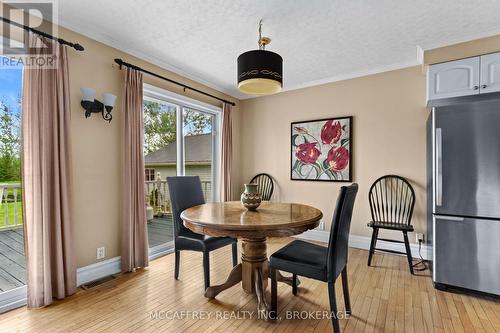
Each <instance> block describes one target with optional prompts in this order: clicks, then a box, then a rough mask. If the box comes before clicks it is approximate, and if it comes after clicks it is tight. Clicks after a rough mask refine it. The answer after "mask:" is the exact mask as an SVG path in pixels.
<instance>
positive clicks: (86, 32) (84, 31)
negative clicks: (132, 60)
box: [57, 19, 242, 100]
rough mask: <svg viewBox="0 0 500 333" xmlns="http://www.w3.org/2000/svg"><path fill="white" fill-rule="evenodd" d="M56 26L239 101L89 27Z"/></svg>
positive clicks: (226, 91) (64, 23) (61, 23)
mask: <svg viewBox="0 0 500 333" xmlns="http://www.w3.org/2000/svg"><path fill="white" fill-rule="evenodd" d="M57 24H58V25H59V26H61V27H63V28H65V29H68V30H71V31H73V32H76V33H79V34H80V35H83V36H85V37H88V38H90V39H93V40H95V41H97V42H99V43H102V44H104V45H106V46H110V47H112V48H115V49H117V50H119V51H122V52H125V53H126V54H128V55H131V56H134V57H136V58H139V59H141V60H144V61H147V62H149V63H150V64H153V65H156V66H158V67H160V68H162V69H165V70H168V71H170V72H172V73H175V74H177V75H180V76H182V77H184V78H186V79H189V80H193V81H195V82H197V83H200V84H203V85H205V86H207V87H208V88H212V89H215V90H217V91H218V92H220V93H223V94H226V95H228V96H230V97H232V98H235V99H236V100H239V99H241V97H242V96H241V95H240V94H239V93H235V92H234V91H232V90H230V89H227V88H225V87H223V86H220V85H217V84H215V83H213V82H210V81H207V80H205V79H203V78H201V77H199V76H197V75H193V74H190V73H188V72H186V71H184V70H182V69H180V68H179V67H176V66H174V65H172V64H169V63H167V62H165V61H163V60H160V59H158V58H156V57H152V56H150V55H147V54H145V53H143V52H141V51H138V50H135V49H133V48H132V47H130V46H126V45H125V44H122V43H120V42H118V41H116V40H115V39H113V38H111V37H109V36H107V35H105V34H103V33H101V32H99V31H97V30H95V29H93V28H91V27H89V26H85V27H83V26H81V25H79V24H75V23H70V22H68V21H66V20H62V19H60V20H59V21H58V22H57ZM111 60H113V59H111Z"/></svg>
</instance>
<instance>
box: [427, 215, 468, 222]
mask: <svg viewBox="0 0 500 333" xmlns="http://www.w3.org/2000/svg"><path fill="white" fill-rule="evenodd" d="M434 217H435V218H436V219H440V220H448V221H464V220H465V218H464V217H460V216H447V215H434Z"/></svg>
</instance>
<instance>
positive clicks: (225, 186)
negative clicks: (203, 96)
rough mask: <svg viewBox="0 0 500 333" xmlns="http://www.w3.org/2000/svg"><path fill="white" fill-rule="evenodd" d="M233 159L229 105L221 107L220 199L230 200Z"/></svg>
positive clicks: (225, 104)
mask: <svg viewBox="0 0 500 333" xmlns="http://www.w3.org/2000/svg"><path fill="white" fill-rule="evenodd" d="M232 160H233V131H232V119H231V105H229V104H227V103H224V105H223V107H222V149H221V164H220V165H221V173H220V174H221V186H220V188H221V196H220V198H221V201H231V199H232V193H231V169H232Z"/></svg>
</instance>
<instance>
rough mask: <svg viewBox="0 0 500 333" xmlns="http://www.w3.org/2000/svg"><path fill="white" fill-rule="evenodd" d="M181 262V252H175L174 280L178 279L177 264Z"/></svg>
mask: <svg viewBox="0 0 500 333" xmlns="http://www.w3.org/2000/svg"><path fill="white" fill-rule="evenodd" d="M180 261H181V251H179V250H175V273H174V278H175V279H176V280H177V279H179V264H180Z"/></svg>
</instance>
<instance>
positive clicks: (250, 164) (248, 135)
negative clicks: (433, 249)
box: [238, 66, 429, 241]
mask: <svg viewBox="0 0 500 333" xmlns="http://www.w3.org/2000/svg"><path fill="white" fill-rule="evenodd" d="M240 109H241V114H240V117H241V121H240V126H241V142H240V145H239V147H240V150H241V152H240V154H241V174H240V178H239V180H238V183H239V184H242V183H243V182H245V181H246V180H248V179H250V178H251V176H252V175H254V174H256V173H258V172H267V173H270V174H271V175H273V176H274V177H275V178H276V181H277V185H278V187H279V193H278V195H277V200H280V201H285V202H301V203H306V204H311V205H313V206H316V207H317V208H319V209H321V210H322V211H323V213H324V216H325V217H324V221H325V222H326V224H327V226H328V227H329V225H330V222H331V219H332V215H333V208H334V204H335V201H336V198H337V192H338V190H339V188H340V186H342V185H343V184H342V183H333V182H310V181H291V180H290V123H291V122H294V121H302V120H313V119H320V118H328V117H340V116H351V115H352V116H353V117H354V119H353V143H352V144H353V153H354V155H353V180H354V181H355V182H357V183H358V184H359V186H360V190H359V194H358V198H357V202H356V206H355V213H354V217H353V224H352V229H351V233H352V234H355V235H362V236H369V235H370V230H369V228H368V227H367V226H366V223H367V222H368V221H369V220H370V216H369V215H370V214H369V206H368V189H369V186H370V185H371V184H372V182H373V181H374V180H375V179H376V178H377V177H379V176H382V175H385V174H390V173H395V174H398V175H401V176H403V177H406V178H408V179H409V180H410V181H411V183H412V185H413V186H414V188H415V191H416V195H417V203H416V207H415V214H414V220H413V224H414V225H415V228H416V230H417V231H419V232H423V231H424V230H425V213H426V209H425V205H426V193H425V183H426V171H425V166H426V164H425V161H426V152H425V137H426V134H425V122H426V119H427V115H428V113H429V111H428V110H427V109H426V108H425V75H424V74H422V71H421V70H420V67H418V66H416V67H412V68H407V69H401V70H397V71H391V72H385V73H381V74H376V75H371V76H367V77H362V78H356V79H351V80H346V81H340V82H335V83H331V84H326V85H321V86H316V87H311V88H306V89H300V90H294V91H289V92H284V93H281V94H278V95H273V96H267V97H260V98H255V99H249V100H244V101H242V102H241V105H240ZM243 143H244V144H243ZM389 236H391V235H389ZM399 237H401V236H400V235H399ZM411 240H412V241H414V237H412V238H411Z"/></svg>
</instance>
